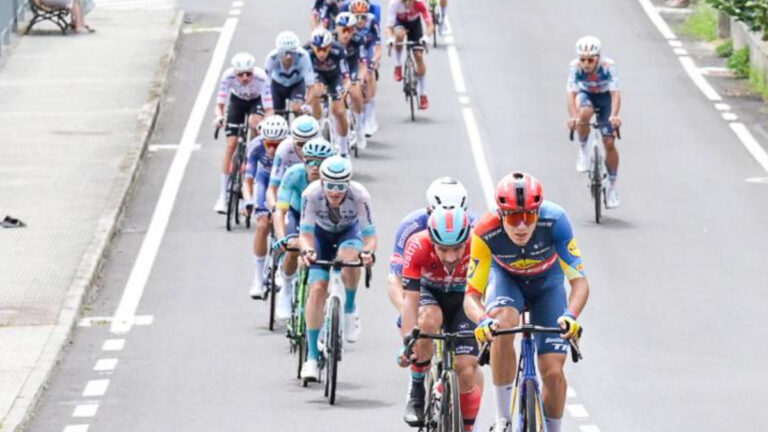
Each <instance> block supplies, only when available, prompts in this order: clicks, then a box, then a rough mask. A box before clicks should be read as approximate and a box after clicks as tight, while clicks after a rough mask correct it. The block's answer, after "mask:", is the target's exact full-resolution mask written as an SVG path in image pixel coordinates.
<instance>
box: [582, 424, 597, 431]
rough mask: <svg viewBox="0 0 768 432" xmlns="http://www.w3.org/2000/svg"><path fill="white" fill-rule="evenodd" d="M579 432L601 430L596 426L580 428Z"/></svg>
mask: <svg viewBox="0 0 768 432" xmlns="http://www.w3.org/2000/svg"><path fill="white" fill-rule="evenodd" d="M579 432H600V428H599V427H597V426H595V425H584V426H579Z"/></svg>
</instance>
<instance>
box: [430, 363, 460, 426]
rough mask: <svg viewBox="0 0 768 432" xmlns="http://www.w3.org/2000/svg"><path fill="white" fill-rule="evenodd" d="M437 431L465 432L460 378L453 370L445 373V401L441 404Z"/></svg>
mask: <svg viewBox="0 0 768 432" xmlns="http://www.w3.org/2000/svg"><path fill="white" fill-rule="evenodd" d="M437 430H438V431H439V432H454V431H462V430H464V420H462V418H461V405H460V402H459V377H458V375H457V374H456V372H455V371H452V370H451V371H445V372H444V373H443V399H442V401H441V403H440V422H439V423H438V428H437Z"/></svg>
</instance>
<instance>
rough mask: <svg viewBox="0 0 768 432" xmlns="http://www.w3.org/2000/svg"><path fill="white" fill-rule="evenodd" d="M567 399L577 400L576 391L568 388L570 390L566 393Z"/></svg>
mask: <svg viewBox="0 0 768 432" xmlns="http://www.w3.org/2000/svg"><path fill="white" fill-rule="evenodd" d="M565 397H566V398H575V397H576V390H574V389H573V387H571V386H568V390H567V391H566V392H565Z"/></svg>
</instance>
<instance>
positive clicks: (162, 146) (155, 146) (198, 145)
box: [147, 144, 202, 152]
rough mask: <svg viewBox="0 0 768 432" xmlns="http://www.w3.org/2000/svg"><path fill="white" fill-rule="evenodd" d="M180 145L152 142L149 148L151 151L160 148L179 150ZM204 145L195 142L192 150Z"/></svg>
mask: <svg viewBox="0 0 768 432" xmlns="http://www.w3.org/2000/svg"><path fill="white" fill-rule="evenodd" d="M178 148H179V145H178V144H150V145H148V146H147V150H149V151H151V152H156V151H160V150H178ZM201 148H202V146H201V145H200V144H195V145H194V146H192V150H200V149H201Z"/></svg>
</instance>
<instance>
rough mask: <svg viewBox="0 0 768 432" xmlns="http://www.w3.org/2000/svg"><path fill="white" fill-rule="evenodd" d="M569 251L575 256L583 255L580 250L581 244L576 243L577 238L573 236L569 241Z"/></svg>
mask: <svg viewBox="0 0 768 432" xmlns="http://www.w3.org/2000/svg"><path fill="white" fill-rule="evenodd" d="M568 253H569V254H571V255H573V256H575V257H580V256H581V251H580V250H579V245H577V244H576V239H575V238H572V239H571V241H569V242H568Z"/></svg>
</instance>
